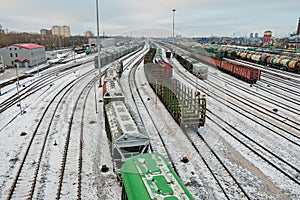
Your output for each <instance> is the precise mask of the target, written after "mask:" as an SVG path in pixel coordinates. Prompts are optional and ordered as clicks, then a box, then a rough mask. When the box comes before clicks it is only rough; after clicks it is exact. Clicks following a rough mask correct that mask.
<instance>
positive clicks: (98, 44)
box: [96, 0, 102, 87]
mask: <svg viewBox="0 0 300 200" xmlns="http://www.w3.org/2000/svg"><path fill="white" fill-rule="evenodd" d="M96 11H97V49H98V67H99V87H102V83H101V63H100V62H101V60H100V51H101V47H100V39H99V14H98V0H96Z"/></svg>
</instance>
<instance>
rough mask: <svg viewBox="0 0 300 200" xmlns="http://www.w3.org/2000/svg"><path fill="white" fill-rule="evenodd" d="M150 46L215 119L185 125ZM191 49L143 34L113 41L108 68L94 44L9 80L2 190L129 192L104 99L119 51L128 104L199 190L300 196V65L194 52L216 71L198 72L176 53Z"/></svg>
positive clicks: (64, 194) (203, 194) (66, 194)
mask: <svg viewBox="0 0 300 200" xmlns="http://www.w3.org/2000/svg"><path fill="white" fill-rule="evenodd" d="M150 46H155V47H156V49H160V52H161V55H160V56H159V59H163V60H164V61H166V62H168V63H169V64H170V65H171V67H172V74H171V75H172V77H173V78H175V79H177V80H178V81H179V82H180V83H181V84H183V86H182V88H191V91H193V92H191V93H195V94H197V95H196V96H195V97H194V96H193V95H191V96H192V97H193V98H196V97H197V98H198V97H199V96H201V98H203V99H205V105H206V107H205V109H203V110H201V109H200V112H201V111H202V113H203V112H204V110H205V120H204V118H203V119H201V120H202V121H201V120H200V122H199V123H200V124H201V123H202V122H203V124H204V126H200V127H199V128H198V129H195V126H189V125H185V124H179V125H178V121H180V120H178V119H179V118H176V117H174V114H173V115H172V114H170V113H169V112H168V110H167V109H166V106H165V105H164V104H163V103H164V102H163V100H161V99H160V98H158V97H157V95H156V93H155V92H154V90H155V88H156V87H158V86H157V83H155V84H152V85H151V84H150V83H149V82H148V81H147V80H148V79H147V77H146V74H145V68H146V67H147V64H146V61H145V60H144V56H145V55H146V54H147V53H148V52H149V49H150ZM171 49H173V51H175V50H174V49H177V50H176V54H175V55H172V56H170V54H167V53H166V52H168V51H171ZM120 52H121V53H120ZM187 52H192V49H190V50H189V46H188V45H187V46H186V47H185V48H184V47H182V45H179V46H177V47H174V46H173V45H171V44H164V43H151V44H150V45H149V43H147V42H146V43H140V44H137V45H133V46H131V47H127V48H122V49H117V50H115V51H112V50H110V51H105V50H104V51H103V52H102V56H101V66H102V67H101V70H98V69H97V67H96V68H95V66H94V60H95V61H96V60H97V59H95V58H94V57H95V55H88V56H86V57H81V58H80V59H77V60H76V62H75V61H72V60H71V61H69V62H66V63H61V64H60V63H56V64H55V65H52V66H51V67H49V68H47V69H45V70H43V71H41V72H39V73H35V74H32V75H30V76H28V77H26V78H24V79H22V80H20V81H19V82H20V83H19V86H18V85H17V84H7V85H3V86H2V88H1V96H0V113H1V116H0V119H1V124H0V145H1V151H0V152H1V154H0V157H1V159H0V169H1V170H0V199H28V198H29V199H101V200H102V199H106V200H115V199H121V187H120V182H119V181H118V180H119V179H120V177H119V174H118V173H115V172H117V171H118V170H117V169H115V167H116V164H115V160H114V159H113V158H112V155H111V152H112V149H114V148H115V147H116V144H117V142H115V141H116V140H115V141H114V140H113V139H111V138H113V136H110V134H109V133H108V129H109V128H110V131H112V130H114V129H113V128H112V127H108V126H107V123H110V122H111V121H113V119H112V120H110V121H109V120H107V116H106V115H107V113H109V112H108V110H107V107H106V106H105V105H104V104H106V100H105V98H107V97H110V96H111V94H110V95H109V96H108V95H106V93H105V91H104V90H107V89H109V88H108V86H107V85H106V84H107V82H106V81H105V78H104V76H107V74H105V73H107V72H106V70H107V69H109V68H110V67H111V66H112V65H118V64H120V63H121V65H122V74H121V76H120V78H119V80H118V84H120V85H121V89H122V97H124V99H125V100H124V102H125V103H124V104H125V105H126V107H127V109H128V110H129V113H130V114H131V115H132V118H133V119H134V123H136V125H137V127H139V130H140V131H141V132H142V133H143V134H144V135H145V136H147V138H149V140H150V147H149V149H148V151H152V152H155V153H159V154H161V155H163V156H164V157H165V158H167V160H168V161H169V162H170V163H171V166H172V167H173V168H174V170H175V171H176V173H177V174H178V176H179V177H180V179H181V180H182V182H183V183H184V184H185V186H186V187H187V189H188V190H189V191H190V193H191V194H192V196H193V197H194V199H209V200H210V199H278V200H279V199H295V200H296V199H300V170H299V168H300V167H299V166H300V155H299V152H300V98H299V93H300V84H299V83H300V75H299V74H296V73H289V72H283V71H279V70H274V69H269V68H267V67H266V66H263V65H261V64H258V63H256V64H254V63H251V62H249V61H246V60H242V59H235V60H225V61H224V62H226V63H234V64H233V65H235V66H238V67H240V66H251V67H253V68H251V69H252V71H253V70H258V71H259V72H258V73H256V74H255V75H254V76H253V77H254V78H255V79H254V80H253V79H252V78H253V77H246V78H244V79H243V78H241V77H239V78H236V77H234V76H233V75H238V76H240V74H234V73H228V71H227V73H225V72H224V71H221V70H220V69H218V68H220V67H222V66H221V64H220V65H218V64H216V66H213V65H212V62H210V61H208V59H207V58H205V59H206V61H208V62H204V61H203V60H202V62H200V61H199V60H200V59H201V58H203V56H201V55H196V56H195V55H194V56H193V59H196V60H197V61H198V62H199V63H198V66H199V68H201V72H203V73H205V76H202V75H199V76H198V75H197V76H195V75H193V74H192V73H190V72H193V73H194V71H195V70H192V69H190V68H184V67H183V66H182V62H181V61H180V59H179V60H177V59H175V56H176V55H179V56H180V58H184V59H185V60H187V58H186V57H187V55H184V56H183V54H186V53H187ZM119 53H120V54H119ZM117 54H118V55H117ZM166 54H167V55H168V56H167V57H169V58H167V57H166V56H165V55H166ZM102 59H103V60H102ZM227 59H228V58H227ZM97 62H98V61H97ZM191 62H193V63H194V62H195V61H191ZM214 63H215V61H214ZM186 66H189V65H186ZM226 66H227V65H226ZM167 67H168V66H167ZM238 67H237V68H238ZM240 68H243V67H240ZM244 68H245V67H244ZM254 68H255V69H254ZM99 71H101V75H102V76H103V79H102V80H103V81H101V82H103V87H99ZM225 71H226V70H225ZM197 72H200V71H197ZM168 73H169V74H168V75H170V72H168ZM247 76H248V75H247ZM251 76H252V75H251ZM0 78H1V76H0ZM248 78H249V79H248ZM112 80H113V79H112ZM248 80H249V81H248ZM2 82H3V81H2V80H1V83H2ZM151 86H152V87H151ZM111 87H112V86H110V88H111ZM152 88H154V90H153V89H152ZM162 90H163V89H162ZM186 90H187V91H189V89H186ZM17 91H18V92H17ZM197 102H198V99H197ZM199 102H200V100H199ZM199 104H200V103H199ZM197 105H198V104H197ZM201 105H203V104H201ZM197 108H198V107H197ZM105 113H106V114H105ZM175 114H177V113H175ZM182 115H183V114H182ZM182 115H181V117H182ZM107 121H109V122H107ZM181 122H182V121H181ZM204 122H205V123H204ZM201 125H202V124H201ZM139 138H140V139H141V137H139ZM123 139H124V140H127V137H126V138H123ZM111 140H113V141H111ZM118 148H120V149H121V147H119V146H118ZM118 148H117V149H118ZM120 149H118V152H122V149H121V150H120ZM119 150H120V151H119ZM123 153H124V152H123ZM121 154H122V153H121Z"/></svg>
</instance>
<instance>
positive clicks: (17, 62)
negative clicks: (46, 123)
mask: <svg viewBox="0 0 300 200" xmlns="http://www.w3.org/2000/svg"><path fill="white" fill-rule="evenodd" d="M20 62H21V61H20V60H19V59H16V60H15V63H16V64H17V66H16V74H17V94H18V101H19V106H20V113H21V115H23V111H22V104H21V99H20V92H19V86H20V82H19V64H20Z"/></svg>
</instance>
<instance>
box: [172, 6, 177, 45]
mask: <svg viewBox="0 0 300 200" xmlns="http://www.w3.org/2000/svg"><path fill="white" fill-rule="evenodd" d="M172 11H173V44H174V43H175V39H174V15H175V11H176V9H172Z"/></svg>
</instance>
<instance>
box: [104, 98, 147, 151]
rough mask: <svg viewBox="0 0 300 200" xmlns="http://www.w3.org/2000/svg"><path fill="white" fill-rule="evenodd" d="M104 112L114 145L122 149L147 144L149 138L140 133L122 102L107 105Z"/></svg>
mask: <svg viewBox="0 0 300 200" xmlns="http://www.w3.org/2000/svg"><path fill="white" fill-rule="evenodd" d="M105 110H106V113H107V118H108V121H109V126H110V129H111V135H112V142H113V143H114V145H117V146H118V147H119V148H124V147H131V146H141V145H148V144H149V142H150V139H149V137H148V136H146V135H144V134H142V133H140V131H139V130H138V127H137V126H136V124H135V122H134V121H133V119H132V117H131V115H130V113H129V112H128V110H127V108H126V106H125V104H124V103H123V102H122V101H114V102H110V103H108V104H107V105H105Z"/></svg>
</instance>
